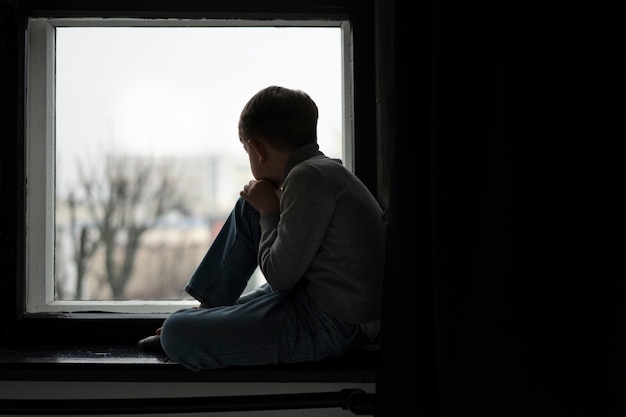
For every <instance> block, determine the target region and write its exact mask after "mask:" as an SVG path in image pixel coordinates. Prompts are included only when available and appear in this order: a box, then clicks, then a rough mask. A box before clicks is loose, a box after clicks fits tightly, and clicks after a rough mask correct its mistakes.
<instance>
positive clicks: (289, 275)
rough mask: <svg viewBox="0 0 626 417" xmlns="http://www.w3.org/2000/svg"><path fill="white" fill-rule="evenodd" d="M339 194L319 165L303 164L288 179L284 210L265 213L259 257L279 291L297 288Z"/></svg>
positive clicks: (262, 219)
mask: <svg viewBox="0 0 626 417" xmlns="http://www.w3.org/2000/svg"><path fill="white" fill-rule="evenodd" d="M334 202H335V197H334V196H333V195H332V191H331V190H329V187H328V186H327V184H325V183H324V181H323V179H322V176H320V175H319V172H317V170H316V168H315V167H311V166H308V165H304V164H302V165H299V166H297V167H295V168H294V169H293V170H292V171H291V172H290V174H289V176H288V178H287V179H286V180H285V184H284V187H283V193H282V197H281V203H280V214H278V213H268V214H267V215H265V216H263V217H261V219H260V226H261V241H260V243H259V253H258V261H259V266H260V268H261V271H262V272H263V275H265V279H266V280H267V282H268V283H269V284H270V285H271V286H272V288H274V289H275V290H277V291H286V290H289V289H291V288H293V287H294V286H295V285H296V284H297V283H298V281H299V280H300V279H302V277H303V275H304V274H305V272H306V270H307V268H308V267H309V265H310V264H311V262H312V261H313V258H314V257H315V255H316V253H317V252H318V250H319V248H320V246H321V244H322V242H323V240H324V236H325V233H326V230H327V228H328V225H329V223H330V221H331V219H332V215H333V211H334V204H335V203H334Z"/></svg>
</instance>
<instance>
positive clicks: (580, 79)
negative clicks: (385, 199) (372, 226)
mask: <svg viewBox="0 0 626 417" xmlns="http://www.w3.org/2000/svg"><path fill="white" fill-rule="evenodd" d="M531 3H533V2H531ZM393 5H394V6H395V14H394V19H393V20H392V22H393V23H392V27H393V30H392V32H393V39H394V41H395V45H396V50H395V54H394V61H393V62H394V69H393V72H392V74H393V76H394V80H393V83H392V85H393V89H392V96H393V99H392V100H391V109H392V112H391V113H392V114H391V117H390V118H391V120H393V126H394V129H395V132H394V135H393V137H394V138H395V163H394V170H393V174H392V182H391V197H390V230H389V232H390V234H389V242H388V275H387V279H386V287H385V305H384V308H385V310H384V316H383V318H384V327H383V340H382V352H383V355H382V365H381V372H380V383H379V384H378V386H377V392H378V395H379V398H378V399H379V404H380V409H379V414H380V415H385V416H387V415H401V414H402V410H404V409H415V410H416V414H415V415H428V416H435V415H441V416H474V415H476V416H481V417H483V416H586V415H602V416H618V415H624V413H625V412H626V407H625V402H624V398H625V397H624V395H623V393H624V392H626V391H625V390H624V389H625V388H626V384H625V380H626V379H625V375H626V367H625V363H624V359H625V358H626V356H625V352H626V349H625V347H626V337H625V334H626V314H625V311H626V309H625V307H624V306H625V303H624V296H625V294H626V291H625V290H626V280H625V279H624V278H625V277H626V268H625V266H624V262H623V261H624V260H625V259H626V256H625V255H626V250H625V244H624V238H623V236H624V234H625V232H626V229H625V221H624V213H626V210H624V209H625V205H624V195H625V192H626V180H625V178H626V176H625V175H624V174H625V172H624V165H625V164H624V160H625V159H624V158H625V157H626V154H625V145H624V139H626V137H625V135H624V133H625V126H626V125H625V123H624V122H625V120H626V119H625V117H626V112H625V111H624V110H625V105H624V101H623V99H621V97H623V96H624V92H625V80H624V75H623V74H624V64H623V62H622V59H620V58H619V55H620V53H617V51H622V50H624V42H625V40H626V37H624V30H623V29H622V28H623V25H620V24H619V22H618V19H617V15H618V14H617V13H609V14H608V15H605V14H604V13H601V11H600V10H599V8H598V9H596V7H595V3H594V2H590V1H589V2H573V3H567V4H560V5H559V6H558V7H557V6H556V5H550V4H546V2H543V3H539V2H538V3H536V4H529V3H528V2H521V1H498V2H478V3H476V2H454V1H430V2H414V3H413V4H407V2H401V1H396V2H393ZM602 12H604V10H603V11H602ZM614 12H615V11H614ZM611 16H612V17H611Z"/></svg>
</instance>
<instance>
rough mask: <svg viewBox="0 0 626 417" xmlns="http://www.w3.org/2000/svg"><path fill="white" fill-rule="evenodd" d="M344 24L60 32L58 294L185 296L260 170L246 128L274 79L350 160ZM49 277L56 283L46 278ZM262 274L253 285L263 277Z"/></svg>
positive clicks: (324, 139) (324, 140)
mask: <svg viewBox="0 0 626 417" xmlns="http://www.w3.org/2000/svg"><path fill="white" fill-rule="evenodd" d="M341 37H342V34H341V28H340V27H60V26H59V27H56V34H55V38H56V39H55V51H56V52H55V72H54V74H55V75H54V82H55V99H54V103H55V112H54V114H55V116H54V126H55V129H54V130H55V134H54V136H55V157H54V165H55V169H54V172H55V181H54V183H55V197H54V198H55V203H54V207H55V209H54V212H55V214H54V223H55V227H54V274H53V275H54V278H53V280H54V284H53V287H54V290H53V292H54V300H55V301H64V300H67V301H72V300H86V301H97V300H100V301H102V300H109V301H110V300H181V299H185V298H188V296H187V295H186V294H185V293H184V292H183V286H184V284H185V283H186V281H187V279H188V278H189V276H190V275H191V274H192V273H193V271H194V270H195V267H196V266H197V264H198V263H199V262H200V260H201V258H202V256H203V255H204V253H205V252H206V250H207V248H208V247H209V246H210V244H211V242H212V241H213V239H214V238H215V236H216V234H217V232H218V231H219V230H220V227H221V225H222V223H223V222H224V220H225V218H226V216H227V215H228V213H229V211H230V208H231V207H232V205H233V204H234V202H235V200H236V198H237V197H238V195H239V190H240V189H241V188H242V186H243V184H245V183H246V182H247V181H248V180H249V179H251V178H252V177H251V173H250V170H249V166H248V159H247V156H246V154H245V152H244V150H243V148H242V146H241V143H240V142H239V138H238V135H237V122H238V117H239V113H240V111H241V109H242V107H243V105H244V104H245V103H246V101H247V100H248V99H249V98H250V97H251V96H252V95H253V94H255V93H256V92H257V91H258V90H260V89H262V88H264V87H266V86H268V85H281V86H285V87H290V88H299V89H302V90H304V91H306V92H307V93H309V94H310V95H311V96H312V98H313V99H314V100H315V101H316V103H317V105H318V107H319V110H320V117H319V124H318V137H319V144H320V148H321V150H322V151H323V152H325V153H326V154H327V155H329V156H333V157H339V158H344V155H343V149H344V148H343V137H344V132H343V114H344V113H343V109H342V101H343V96H344V93H343V85H342V79H343V69H342V41H341ZM47 279H49V278H47ZM262 280H263V277H262V274H260V272H259V271H257V273H256V274H255V277H254V278H253V280H251V283H250V286H253V285H256V284H258V283H260V282H262Z"/></svg>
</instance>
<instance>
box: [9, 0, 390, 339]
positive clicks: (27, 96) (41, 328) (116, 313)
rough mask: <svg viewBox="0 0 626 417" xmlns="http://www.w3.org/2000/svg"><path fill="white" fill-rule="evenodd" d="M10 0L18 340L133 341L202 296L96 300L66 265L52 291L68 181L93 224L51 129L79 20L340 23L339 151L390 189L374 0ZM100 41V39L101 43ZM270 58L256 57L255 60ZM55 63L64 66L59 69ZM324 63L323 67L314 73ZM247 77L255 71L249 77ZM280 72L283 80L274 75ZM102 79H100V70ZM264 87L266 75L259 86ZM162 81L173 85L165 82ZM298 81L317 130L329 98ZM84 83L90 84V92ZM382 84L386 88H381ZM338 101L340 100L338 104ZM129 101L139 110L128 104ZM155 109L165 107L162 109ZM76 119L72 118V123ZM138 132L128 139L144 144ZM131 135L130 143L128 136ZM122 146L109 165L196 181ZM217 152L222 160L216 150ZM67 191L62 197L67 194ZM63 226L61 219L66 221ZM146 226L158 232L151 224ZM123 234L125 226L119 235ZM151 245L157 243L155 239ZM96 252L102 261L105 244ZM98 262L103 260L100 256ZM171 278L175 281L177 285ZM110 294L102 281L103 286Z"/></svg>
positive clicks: (56, 125) (180, 215) (171, 219)
mask: <svg viewBox="0 0 626 417" xmlns="http://www.w3.org/2000/svg"><path fill="white" fill-rule="evenodd" d="M18 6H19V7H18ZM7 10H8V11H7ZM7 10H3V11H2V13H3V22H4V23H3V28H4V29H3V30H4V33H5V34H6V35H7V37H6V39H7V42H6V45H5V46H6V48H0V55H1V56H0V58H1V59H0V68H2V74H3V86H2V88H3V94H2V102H3V106H4V107H3V108H4V109H5V110H6V111H4V112H3V118H4V120H5V121H6V123H5V124H4V131H5V132H6V135H5V136H4V137H3V140H2V141H0V143H1V144H2V149H3V151H2V152H0V163H1V166H2V172H1V175H0V181H1V182H2V187H0V193H1V194H2V201H3V204H2V213H3V215H2V216H0V230H1V232H0V246H2V248H3V251H2V252H1V253H0V263H1V264H2V265H3V271H4V273H5V275H4V277H3V279H1V280H0V288H1V289H2V291H0V294H1V295H0V297H2V302H1V303H0V305H1V306H2V307H1V308H0V309H1V310H2V313H1V314H0V332H2V335H3V336H2V338H3V340H10V341H12V342H15V343H18V344H21V343H36V344H47V345H59V344H63V345H66V344H80V345H84V344H135V343H136V342H137V339H138V336H144V335H147V334H150V333H152V332H153V331H154V329H155V328H156V327H158V326H159V325H161V324H162V320H163V319H164V318H165V317H166V316H167V314H168V312H169V311H172V310H173V309H176V308H178V307H179V306H186V305H189V304H195V303H194V302H193V301H191V300H185V299H184V298H183V296H184V294H181V293H180V292H179V293H174V294H169V295H159V294H156V295H155V294H146V293H144V294H141V295H136V294H125V295H124V296H121V297H119V299H115V297H113V296H111V292H112V291H110V290H108V291H109V292H108V293H107V294H106V297H107V299H97V298H98V296H93V294H92V293H90V292H89V291H90V290H89V289H88V288H87V287H86V288H83V289H82V290H81V291H82V292H81V295H80V296H79V297H76V296H75V295H76V293H78V291H77V290H76V289H75V288H76V281H75V280H74V281H72V279H74V278H72V277H71V274H72V273H74V272H70V271H65V272H63V271H61V275H62V274H63V273H65V276H60V278H61V281H62V280H63V279H65V285H66V286H67V287H66V288H64V289H63V290H64V291H65V292H63V290H62V291H61V293H59V292H58V291H57V292H56V295H55V286H56V283H55V280H54V275H55V268H56V267H58V266H60V263H57V260H55V256H56V257H66V258H67V257H71V256H73V255H72V252H71V251H70V249H71V248H72V242H71V241H70V240H69V239H68V237H67V224H68V223H70V224H71V221H72V220H71V214H70V213H71V206H70V201H69V198H68V192H66V191H65V190H71V191H73V192H74V198H75V204H76V205H75V210H76V217H75V225H77V226H75V227H79V228H80V226H85V225H86V222H84V221H83V220H84V214H80V213H79V211H80V210H84V206H80V204H79V203H80V201H79V197H80V193H79V190H80V186H77V185H76V184H75V183H74V185H72V183H71V181H69V177H70V175H69V173H68V172H67V169H69V168H72V169H77V168H76V167H77V166H78V162H76V159H75V157H74V156H69V154H65V153H64V152H65V151H63V150H60V151H59V152H58V153H57V149H56V148H62V147H63V143H61V144H58V143H56V144H55V140H56V141H61V142H62V141H64V140H65V139H63V138H61V137H55V134H59V135H61V134H64V133H63V132H67V131H68V129H69V127H68V125H67V122H63V120H62V119H63V118H64V117H66V116H67V110H63V108H64V104H63V102H62V101H63V100H64V99H63V97H64V94H65V97H66V99H67V97H68V96H67V92H65V93H64V92H63V88H61V91H57V90H58V88H59V86H58V85H57V83H56V78H57V77H63V76H65V77H66V78H67V77H70V78H71V76H70V75H69V74H68V73H67V72H66V73H65V75H63V70H64V67H60V68H59V66H61V65H64V64H63V63H62V62H59V63H57V62H55V60H57V59H61V58H62V57H59V56H57V55H58V53H59V52H60V53H63V51H62V50H61V51H58V50H57V49H55V48H57V47H59V48H61V49H62V48H63V45H62V44H59V43H58V42H59V41H60V42H64V41H63V36H64V34H63V32H64V31H67V32H66V34H70V35H71V34H72V33H79V32H80V31H86V32H91V31H93V32H91V33H96V32H97V31H100V30H102V31H106V30H109V29H116V30H117V29H119V30H129V29H132V30H135V31H139V30H140V29H141V30H143V29H149V30H152V29H159V30H160V29H169V28H171V29H175V30H174V31H178V30H181V31H185V30H187V29H198V30H204V29H207V30H209V29H210V30H213V29H217V28H222V29H228V30H231V31H235V30H237V31H239V30H243V31H247V30H253V29H255V30H256V29H262V28H266V29H268V31H270V32H271V31H277V32H280V33H283V31H287V30H290V28H293V29H302V30H304V29H307V28H311V29H315V28H319V29H323V31H326V29H328V30H329V31H330V32H335V33H337V35H336V36H337V37H338V39H339V42H340V45H339V46H338V47H339V48H340V49H339V52H338V53H339V54H340V57H339V61H340V63H339V64H338V65H340V71H341V74H340V80H341V81H340V83H341V84H340V85H339V86H338V87H337V88H338V90H339V91H338V93H337V94H338V96H337V97H338V98H337V99H336V100H335V102H341V104H340V112H341V116H340V118H341V124H342V126H341V127H340V130H341V132H342V133H341V134H342V147H341V150H340V153H341V155H340V156H341V157H343V160H344V163H345V164H346V165H347V166H348V167H350V168H351V169H352V170H353V171H354V172H355V173H356V175H357V176H359V178H360V179H361V180H362V181H363V182H364V183H365V184H366V185H367V186H368V187H369V188H370V189H371V190H372V192H373V193H374V195H377V196H379V198H380V199H381V201H384V200H385V193H386V191H387V189H386V187H385V185H384V181H381V179H382V178H384V176H385V175H387V174H388V173H389V166H388V165H387V164H386V162H385V161H386V157H385V155H386V150H385V144H384V143H382V142H380V141H379V140H378V137H379V136H378V135H377V132H378V129H377V122H376V113H377V112H376V109H377V106H379V105H380V102H379V101H377V97H376V91H377V87H376V71H375V69H376V58H375V48H374V44H375V31H374V23H375V21H374V2H372V1H368V0H364V1H362V2H353V1H347V0H330V1H324V2H319V1H317V0H302V1H298V2H282V1H275V0H269V1H266V2H255V1H247V0H244V1H237V2H231V1H225V2H219V1H216V2H205V1H197V0H180V1H176V2H152V1H145V0H127V1H124V2H112V1H110V0H94V1H90V2H67V1H58V0H47V1H45V2H41V1H31V0H28V1H23V2H19V4H18V5H16V7H15V10H13V9H10V10H9V9H7ZM5 12H6V13H5ZM33 23H34V24H33ZM120 33H121V32H120ZM165 33H170V32H165ZM285 33H286V32H285ZM57 35H59V37H57ZM71 36H73V35H71ZM85 36H86V35H85ZM333 36H335V35H333ZM66 38H67V37H66ZM66 40H67V39H66ZM85 40H86V38H85ZM274 45H275V44H274ZM100 46H101V47H104V45H100ZM55 51H56V52H55ZM177 53H178V51H177ZM80 56H81V53H78V54H76V58H78V59H80ZM83 56H84V55H83ZM134 58H136V57H134ZM89 59H95V58H89ZM163 59H164V58H163ZM263 61H264V60H263V59H261V58H260V59H259V62H263ZM65 62H68V61H65ZM122 62H123V61H122ZM57 64H58V65H57ZM67 68H71V66H70V67H67ZM67 68H65V71H67ZM57 69H58V70H59V73H57V72H56V70H57ZM239 70H240V69H239ZM87 71H88V69H85V68H84V67H83V72H87ZM318 73H319V69H318V72H316V73H315V74H316V75H317V74H318ZM241 78H243V79H244V80H247V79H248V77H247V76H246V77H241ZM148 81H149V80H148V78H142V79H141V80H140V82H139V84H137V85H134V86H133V88H135V91H136V90H137V89H138V88H139V87H140V86H142V85H145V84H146V83H147V82H148ZM186 81H187V80H183V81H181V82H183V83H184V82H186ZM278 82H282V81H280V80H279V81H276V83H278ZM268 83H269V81H267V80H266V82H264V83H263V84H268ZM101 84H104V81H102V82H101ZM284 84H286V82H285V83H284ZM264 86H265V85H263V86H259V89H260V88H261V87H264ZM160 88H162V90H167V87H165V86H162V87H160ZM250 88H251V89H252V87H250ZM302 88H303V89H305V88H306V89H308V90H309V91H308V92H310V93H311V94H312V96H313V97H314V98H315V99H316V101H317V102H318V104H319V105H320V112H321V113H322V114H320V129H322V127H321V124H322V123H323V122H322V119H323V118H325V117H326V116H325V115H323V113H324V112H325V111H326V110H325V109H326V107H327V106H326V104H325V103H323V102H322V101H323V100H321V99H320V98H319V97H318V93H316V91H314V89H313V90H312V89H311V88H309V87H308V86H307V85H304V86H302ZM169 89H170V90H171V89H173V90H175V91H178V89H179V88H178V86H176V87H170V88H169ZM255 89H256V87H255ZM254 92H256V91H247V92H246V93H245V94H243V93H242V96H241V98H240V102H236V103H235V101H236V100H233V103H234V104H233V106H234V107H236V111H237V113H238V112H239V111H240V110H241V106H243V104H244V102H245V101H246V100H247V99H248V98H249V96H250V95H251V94H252V93H254ZM5 93H6V94H5ZM78 93H79V94H84V91H82V92H81V91H79V92H78ZM381 94H382V96H385V95H386V93H384V92H382V93H381ZM151 104H152V103H151ZM333 106H334V107H335V108H336V106H337V104H335V105H333ZM85 107H87V106H85ZM126 108H127V109H128V108H130V109H131V110H133V111H134V110H136V109H134V108H133V106H127V107H126ZM55 110H56V112H57V113H60V114H58V118H59V119H60V120H58V121H57V120H56V119H57V115H56V114H55ZM84 110H85V109H83V108H79V110H78V111H77V112H76V113H73V114H70V118H72V117H73V121H76V120H77V119H81V120H79V122H82V118H83V117H84V115H83V111H84ZM64 111H65V116H64V115H63V112H64ZM158 111H159V108H157V109H156V110H155V112H156V113H158ZM333 111H335V110H333ZM126 116H127V114H126ZM237 116H238V115H237ZM120 117H121V116H120ZM142 117H143V116H140V115H138V114H137V113H135V116H134V117H133V118H130V117H128V119H130V121H141V120H142ZM159 117H160V118H162V117H163V113H160V114H159ZM180 117H182V118H183V119H184V120H189V119H190V118H193V117H196V119H195V120H198V117H197V116H194V114H193V113H183V115H182V116H180ZM185 118H187V119H185ZM70 120H71V119H70ZM125 120H127V119H125V118H124V117H121V119H120V120H119V121H118V122H117V124H115V123H110V124H109V125H108V126H109V127H106V126H107V123H108V122H101V123H102V125H100V127H99V128H98V130H97V132H98V135H100V136H101V137H102V138H110V137H111V136H112V135H113V134H118V133H119V130H120V125H121V123H122V121H125ZM64 123H65V125H64ZM144 123H145V122H144ZM233 123H234V122H232V121H225V125H227V127H226V128H225V129H227V130H228V129H232V130H230V132H231V133H227V134H231V135H232V136H230V137H228V138H224V141H223V142H224V143H226V142H229V143H232V141H235V143H236V142H237V138H236V136H235V135H236V124H235V125H233ZM140 125H141V124H140V123H137V124H135V126H140ZM72 126H73V128H76V126H77V125H72ZM102 126H104V127H102ZM149 133H150V132H144V133H141V131H140V135H144V136H143V137H144V138H145V137H149V136H150V134H149ZM323 136H325V132H323V131H321V130H320V137H323ZM151 140H152V139H151ZM106 143H107V144H108V145H112V144H114V143H116V142H115V141H113V140H107V141H106ZM138 143H141V142H138ZM138 143H135V144H134V145H133V146H138ZM124 145H130V144H126V143H124ZM151 146H153V144H151ZM159 146H165V145H159ZM181 146H182V145H181ZM322 148H323V150H324V151H325V152H326V153H328V154H334V153H336V151H331V150H330V149H324V148H328V145H325V144H322ZM119 149H120V148H119V147H117V146H116V148H114V149H108V151H113V150H114V151H116V152H109V153H110V157H109V158H108V160H109V161H110V163H111V164H114V163H121V160H123V159H124V158H135V161H137V164H138V165H139V164H140V162H141V164H143V163H146V164H148V163H153V164H154V165H156V166H159V167H160V166H161V165H163V166H165V167H168V169H169V170H171V171H172V172H177V175H180V176H184V177H185V178H186V179H187V180H188V181H191V179H189V175H188V174H182V173H180V172H181V171H184V170H183V169H182V168H181V167H180V165H181V164H180V163H178V164H177V163H174V162H171V161H167V160H165V159H158V158H157V155H150V154H140V155H139V156H141V157H142V158H143V159H141V161H140V160H139V159H137V158H138V155H137V154H136V153H133V154H130V155H129V154H128V153H127V154H125V155H123V157H122V156H121V152H117V151H119ZM141 149H145V148H141ZM99 151H100V149H97V148H96V149H92V150H90V151H89V152H87V154H86V155H85V157H84V159H81V160H80V163H81V164H82V166H83V167H84V171H85V172H98V171H97V170H95V165H96V164H95V163H93V162H92V159H90V158H95V157H98V158H99V159H101V160H107V158H105V156H106V155H104V154H99V153H98V152H99ZM94 154H95V155H94ZM64 155H65V156H64ZM232 156H233V158H240V159H235V160H236V161H239V160H244V158H245V153H243V152H241V151H240V153H236V152H235V153H232ZM220 161H226V160H225V159H220ZM233 164H234V162H228V163H226V162H224V164H223V165H220V164H219V163H215V164H212V165H211V164H207V165H208V166H212V167H213V169H215V170H220V169H222V168H224V166H225V168H229V169H230V168H232V165H233ZM183 165H184V164H183ZM103 166H104V165H103ZM183 167H185V166H183ZM205 168H206V167H205ZM206 169H208V168H206ZM246 169H247V168H246ZM90 170H91V171H90ZM122 172H123V171H122ZM202 178H203V179H204V180H206V178H207V177H205V176H202ZM248 179H249V175H248V174H247V171H246V175H245V181H247V180H248ZM198 181H200V180H198ZM227 182H228V181H225V182H221V181H220V182H219V184H221V185H223V184H224V183H227ZM210 185H211V184H210V183H207V184H206V185H205V186H206V187H207V188H208V187H209V186H210ZM241 185H242V184H241V183H240V181H239V179H237V180H235V179H233V181H232V185H230V186H229V187H231V186H232V187H233V188H232V189H234V190H236V192H238V191H239V187H241ZM56 188H60V190H59V193H60V194H61V195H62V196H64V197H63V198H59V197H57V190H56ZM216 190H217V191H216V192H217V193H218V194H219V195H223V194H226V195H227V194H228V193H229V191H227V190H228V188H219V189H216ZM227 198H228V197H226V199H227ZM63 199H65V200H66V201H61V200H63ZM188 205H191V204H188ZM199 205H201V204H199ZM79 206H80V210H79ZM187 209H188V208H187V207H186V206H184V205H181V206H180V207H178V208H177V209H176V210H172V211H171V212H169V213H168V214H167V215H164V216H162V217H161V218H160V219H159V222H158V225H159V227H162V228H163V230H160V232H164V231H165V229H166V226H172V225H176V226H178V225H180V224H191V225H193V224H194V221H195V220H194V218H193V217H186V216H187V213H188V211H187ZM79 214H80V215H79ZM81 216H83V217H81ZM57 218H59V223H62V222H65V226H64V227H65V228H66V229H65V230H61V231H60V232H59V233H57V230H56V223H57ZM201 220H202V221H205V223H204V225H205V226H206V224H208V223H207V222H206V220H205V219H201ZM59 227H60V228H61V224H59ZM151 230H152V232H156V231H157V230H156V229H154V228H153V229H151ZM92 231H93V230H92ZM170 231H171V230H170ZM64 232H65V233H66V234H65V236H66V237H65V240H63V241H61V242H60V243H58V242H57V238H58V237H59V236H63V233H64ZM146 233H147V232H146ZM152 234H153V236H151V240H150V241H151V242H154V241H155V240H156V241H157V242H158V239H152V238H156V236H154V235H156V233H152ZM78 236H80V235H78ZM145 236H147V235H144V237H145ZM92 237H93V238H95V237H97V236H92ZM125 238H126V237H124V236H120V237H119V239H120V241H121V242H123V241H124V239H125ZM146 240H147V239H146ZM57 244H58V245H59V246H60V251H59V253H56V254H55V250H56V248H55V245H57ZM204 244H205V248H203V250H205V249H206V245H207V241H205V243H204ZM153 247H157V248H158V247H159V245H155V246H153ZM86 249H87V248H85V250H86ZM199 252H201V251H200V250H199ZM93 256H94V260H95V258H96V257H97V256H99V255H93ZM196 256H197V255H196ZM95 263H96V264H99V265H102V264H101V263H99V262H95ZM189 264H191V265H193V267H195V266H196V265H195V262H191V261H190V262H189ZM66 265H69V266H67V268H69V269H71V268H75V267H76V266H75V265H73V266H72V264H71V263H66ZM51 278H52V279H51ZM159 284H160V283H159ZM90 285H91V284H90ZM129 285H130V284H129ZM167 287H169V288H171V289H174V288H175V289H176V290H180V288H179V287H178V285H177V284H172V285H168V286H167ZM92 288H93V286H92ZM128 288H130V287H128ZM104 293H105V292H104V291H103V293H102V294H104ZM100 297H103V296H100ZM158 297H161V298H158ZM77 298H78V299H77ZM80 298H82V299H80ZM5 336H6V338H5Z"/></svg>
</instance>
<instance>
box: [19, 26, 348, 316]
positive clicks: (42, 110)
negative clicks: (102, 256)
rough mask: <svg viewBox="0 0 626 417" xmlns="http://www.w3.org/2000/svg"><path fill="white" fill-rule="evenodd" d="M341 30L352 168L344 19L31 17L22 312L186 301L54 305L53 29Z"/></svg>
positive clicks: (165, 307) (115, 309)
mask: <svg viewBox="0 0 626 417" xmlns="http://www.w3.org/2000/svg"><path fill="white" fill-rule="evenodd" d="M147 26H150V27H172V26H174V27H175V26H185V27H189V26H207V27H208V26H212V27H216V26H217V27H219V26H223V27H227V26H228V27H233V26H237V27H251V26H254V27H264V26H265V27H339V28H341V33H342V37H341V43H342V74H343V77H342V90H343V94H342V107H343V159H344V164H345V165H346V167H348V168H350V169H351V170H354V164H353V143H354V140H353V127H352V123H353V117H352V115H353V99H352V97H353V84H352V54H351V45H352V42H351V30H350V22H349V21H348V20H332V19H328V20H327V19H320V20H282V19H275V20H242V19H236V20H229V19H193V20H192V19H127V18H119V19H103V18H79V19H74V18H71V19H70V18H31V19H29V21H28V27H27V40H26V120H25V132H26V149H25V152H26V158H25V168H26V181H25V189H26V228H25V235H26V236H25V242H26V243H25V246H26V247H25V252H26V275H25V276H26V282H25V296H26V300H25V301H26V303H25V305H26V312H27V313H73V312H87V311H89V312H93V311H101V312H105V313H106V312H108V313H171V312H173V311H175V310H177V309H180V308H184V307H190V306H192V305H195V304H197V303H196V302H193V301H189V300H163V301H161V300H149V301H144V300H124V301H82V300H81V301H60V300H55V299H54V254H55V172H56V168H55V126H54V124H55V85H54V83H55V34H56V28H57V27H147Z"/></svg>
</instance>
